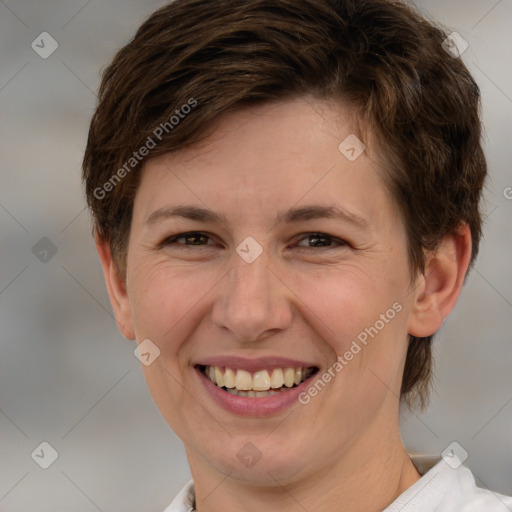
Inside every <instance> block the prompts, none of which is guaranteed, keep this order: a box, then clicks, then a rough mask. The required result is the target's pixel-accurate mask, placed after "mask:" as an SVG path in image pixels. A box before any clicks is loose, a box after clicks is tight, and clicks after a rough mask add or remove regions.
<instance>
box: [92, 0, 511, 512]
mask: <svg viewBox="0 0 512 512" xmlns="http://www.w3.org/2000/svg"><path fill="white" fill-rule="evenodd" d="M456 50H457V40H455V39H453V38H452V39H450V38H447V34H445V33H444V32H443V31H441V30H440V29H438V28H436V27H434V26H433V25H432V24H430V23H429V22H427V21H426V20H425V19H423V18H422V17H421V16H420V15H419V14H418V13H417V12H415V11H414V10H413V9H411V8H410V7H408V6H406V5H405V4H403V3H395V2H389V1H388V0H368V1H364V2H361V1H356V0H344V1H338V2H335V1H334V0H278V1H276V0H273V1H271V2H270V1H266V0H250V1H247V2H238V1H234V0H226V1H218V2H213V3H208V2H204V1H199V0H186V1H185V0H177V1H175V2H173V3H172V4H170V5H168V6H166V7H163V8H162V9H160V10H159V11H157V12H156V13H154V14H153V15H152V16H151V17H150V18H149V19H148V20H147V21H146V22H145V23H144V24H143V25H142V27H141V28H140V29H139V31H138V32H137V34H136V36H135V37H134V39H133V40H132V41H131V42H130V43H128V44H127V45H126V46H125V47H124V48H123V49H121V50H120V52H119V53H118V54H117V55H116V57H115V58H114V61H113V62H112V64H111V65H110V66H109V68H108V69H107V70H106V72H105V74H104V77H103V81H102V85H101V88H100V94H99V104H98V107H97V110H96V112H95V114H94V116H93V119H92V123H91V128H90V133H89V140H88V144H87V149H86V154H85V158H84V166H83V168H84V180H85V185H86V191H87V198H88V202H89V206H90V208H91V211H92V213H93V217H94V226H95V237H96V243H97V248H98V252H99V255H100V259H101V262H102V265H103V269H104V274H105V279H106V284H107V288H108V292H109V295H110V299H111V302H112V306H113V309H114V312H115V315H116V318H117V322H118V325H119V329H120V330H121V332H122V334H123V335H124V336H125V337H127V338H129V339H136V340H137V343H138V356H139V358H140V360H141V362H142V363H143V370H144V375H145V378H146V381H147V384H148V387H149V389H150V392H151V394H152V396H153V398H154V400H155V402H156V404H157V406H158V407H159V409H160V411H161V413H162V415H163V417H164V418H165V419H166V421H167V422H168V423H169V425H170V426H171V428H172V429H173V430H174V431H175V432H176V433H177V434H178V436H179V437H180V438H181V439H182V441H183V442H184V445H185V448H186V452H187V457H188V460H189V464H190V469H191V473H192V476H193V482H191V483H189V484H188V485H187V487H186V488H185V489H183V491H182V492H181V493H180V495H179V496H178V497H177V498H176V499H175V500H174V501H173V503H172V504H171V505H170V506H169V507H168V508H167V512H174V511H188V510H198V511H199V512H210V511H218V510H223V511H228V512H229V511H235V510H246V511H250V510H276V511H277V510H279V511H288V510H290V511H291V510H307V511H309V512H314V511H317V510H318V511H319V510H322V511H325V510H333V511H334V510H346V511H351V512H359V511H361V512H362V511H365V512H368V511H381V510H386V511H387V512H391V511H393V512H395V511H399V510H404V511H405V510H414V511H422V512H423V511H431V510H443V511H447V510H457V511H461V510H468V511H469V510H475V511H476V510H478V511H481V510H485V511H506V510H510V509H511V507H512V500H511V499H510V498H507V497H505V496H500V495H497V494H494V493H492V492H490V491H484V490H482V489H478V488H477V487H476V486H475V482H474V479H473V477H472V475H471V472H470V471H469V470H468V469H467V468H465V467H464V466H463V465H461V462H462V460H461V459H462V458H463V457H462V456H461V454H460V453H459V452H458V449H457V447H452V448H451V451H449V452H448V453H447V454H445V456H444V457H443V459H442V460H439V461H438V462H437V463H436V464H435V465H434V467H432V468H430V469H429V468H428V467H427V468H426V467H424V464H422V461H414V462H413V460H412V459H411V458H410V457H409V455H408V454H407V453H406V451H405V448H404V446H403V443H402V440H401V437H400V430H399V408H400V404H401V403H404V404H406V405H408V406H414V405H417V406H419V407H422V406H424V405H425V404H426V402H427V398H428V389H429V382H430V377H431V342H432V337H433V335H434V334H435V332H436V331H437V330H438V329H439V327H440V326H441V324H442V322H443V320H444V319H445V318H446V316H447V315H448V314H449V313H450V311H451V310H452V309H453V307H454V306H455V303H456V301H457V299H458V296H459V293H460V291H461V287H462V284H463V282H464V279H465V276H466V274H467V271H468V268H469V267H470V265H471V263H472V262H473V261H474V259H475V257H476V255H477V252H478V244H479V239H480V234H481V217H480V213H479V208H478V204H479V199H480V195H481V190H482V187H483V183H484V179H485V175H486V164H485V159H484V156H483V151H482V148H481V145H480V136H481V125H480V119H479V115H478V109H479V90H478V87H477V85H476V84H475V82H474V81H473V79H472V78H471V76H470V74H469V72H468V70H467V69H466V67H465V66H464V64H463V63H462V62H461V60H460V58H459V57H458V53H457V51H456ZM423 462H424V461H423Z"/></svg>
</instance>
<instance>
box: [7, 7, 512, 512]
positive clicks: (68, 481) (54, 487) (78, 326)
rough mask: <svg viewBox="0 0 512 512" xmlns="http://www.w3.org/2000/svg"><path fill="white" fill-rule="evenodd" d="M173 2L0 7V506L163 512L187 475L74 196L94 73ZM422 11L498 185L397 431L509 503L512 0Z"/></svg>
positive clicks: (492, 185) (490, 191)
mask: <svg viewBox="0 0 512 512" xmlns="http://www.w3.org/2000/svg"><path fill="white" fill-rule="evenodd" d="M163 3H164V2H161V1H155V0H147V1H144V2H141V1H138V2H137V1H135V0H106V1H101V2H100V1H97V0H92V1H91V0H89V1H87V0H72V1H67V2H64V1H57V0H45V1H39V2H37V1H35V0H32V1H30V0H16V1H15V0H4V1H0V133H1V139H0V141H1V153H0V155H1V159H2V165H1V168H0V173H1V187H0V229H1V235H2V238H1V257H0V308H1V335H2V336H1V353H0V355H1V358H0V366H1V369H0V429H1V438H0V510H1V511H5V512H18V511H19V512H21V511H23V512H29V511H37V512H46V511H48V512H49V511H52V512H57V511H61V510H62V511H67V512H73V511H84V510H101V511H104V512H110V511H119V510H123V511H130V512H131V511H133V512H135V511H138V510H146V511H148V512H151V511H154V512H158V511H161V510H163V508H164V507H165V506H166V505H167V504H168V503H169V502H170V501H171V500H172V498H173V497H174V495H175V494H176V493H177V491H178V490H179V489H180V488H181V486H182V485H183V484H184V483H185V482H186V481H187V480H188V479H189V477H190V475H189V470H188V466H187V462H186V458H185V455H184V450H183V448H182V446H181V443H180V441H179V440H178V439H177V437H176V436H175V435H174V434H173V432H172V431H171V430H170V429H169V427H168V426H167V424H166V423H165V422H164V421H163V419H162V418H161V417H160V415H159V412H158V410H157V409H156V407H155V406H154V405H153V403H152V400H151V397H150V396H149V393H148V391H147V390H146V386H145V383H144V380H143V378H142V372H141V370H140V367H139V365H140V363H139V362H138V361H137V360H136V359H135V357H134V356H133V349H134V348H135V343H134V342H130V341H126V340H124V339H123V338H122V337H121V335H120V334H119V333H118V331H117V329H116V325H115V322H114V320H113V317H112V313H111V308H110V305H109V302H108V297H107V295H106V292H105V287H104V283H103V278H102V275H101V271H100V265H99V261H98V258H97V256H96V253H95V249H94V245H93V241H92V238H91V236H90V220H89V217H88V214H87V211H86V210H85V203H84V200H83V193H82V189H81V183H80V164H81V158H82V154H83V150H84V145H85V140H86V136H87V129H88V122H89V119H90V116H91V114H92V112H93V108H94V105H95V100H96V97H95V91H96V90H97V87H98V85H99V72H100V70H101V69H102V67H104V66H105V65H107V64H108V63H109V61H110V60H111V58H112V56H113V54H114V52H115V51H116V50H117V49H118V48H119V47H120V46H122V45H123V44H125V43H126V42H128V40H129V39H130V38H131V36H132V35H133V33H134V31H135V29H136V28H137V27H138V26H139V25H140V23H141V22H142V21H143V19H144V18H145V17H146V16H147V15H149V14H150V13H151V12H152V11H154V10H155V9H156V8H157V7H159V6H160V5H163ZM417 4H418V6H419V7H420V8H421V9H422V10H423V11H424V12H425V13H427V14H428V15H429V16H432V17H433V18H435V19H438V20H439V21H441V22H442V23H444V24H445V25H446V26H448V27H449V28H450V30H453V31H456V32H458V33H459V34H460V35H461V36H462V37H463V38H464V39H465V40H466V41H467V42H468V44H469V47H468V49H467V50H466V51H465V52H464V55H463V58H464V60H465V62H466V63H467V64H468V66H469V67H470V69H471V71H472V72H473V74H474V76H475V78H476V80H477V82H478V83H479V85H480V86H481V90H482V94H483V116H484V120H485V126H486V140H485V145H486V151H487V157H488V163H489V168H490V179H489V182H488V185H487V191H486V202H485V205H484V209H485V212H486V226H485V238H484V240H483V243H482V248H481V253H480V256H479V258H478V261H477V264H476V267H475V269H474V270H473V271H472V273H471V275H470V277H469V279H468V281H467V284H466V285H465V289H464V291H463V294H462V297H461V299H460V302H459V304H458V305H457V307H456V309H455V311H454V312H453V314H452V315H451V316H450V317H449V318H448V319H447V321H446V322H445V324H444V326H443V328H442V330H441V332H440V333H439V335H438V337H437V339H436V342H435V347H436V355H437V370H436V371H437V381H436V390H437V391H436V394H435V395H434V397H433V403H432V405H431V407H430V408H429V409H428V410H427V411H426V412H425V413H424V414H413V413H406V412H404V414H403V421H402V423H403V435H404V439H405V442H406V446H407V447H408V448H409V449H410V450H411V451H414V452H424V453H429V454H434V455H439V454H440V453H441V452H442V451H443V450H444V449H445V448H446V447H447V446H448V445H449V444H450V443H452V442H454V441H456V442H457V443H459V444H460V445H461V446H462V447H463V448H464V449H465V450H466V451H467V453H468V455H469V456H468V459H467V460H466V465H468V466H469V467H470V468H471V469H472V470H473V471H474V473H475V475H476V477H477V480H478V483H479V485H481V486H484V487H485V486H487V487H490V488H492V489H494V490H496V491H499V492H502V493H506V494H512V434H511V432H512V429H511V426H512V374H511V371H510V367H511V364H510V362H511V361H512V343H511V334H510V332H511V330H512V265H511V254H512V242H511V240H512V222H511V218H512V188H510V187H512V174H511V172H510V162H511V161H512V150H511V143H510V133H511V119H512V50H511V49H512V30H511V29H512V0H501V1H496V0H478V1H477V0H470V1H468V0H464V1H463V0H454V1H444V0H418V1H417ZM43 32H47V33H48V35H47V34H43V35H40V34H42V33H43ZM41 40H42V41H41ZM31 45H33V46H31ZM53 50H54V51H53ZM52 51H53V53H51V52H52ZM440 94H442V91H440ZM42 442H47V443H49V445H50V446H47V445H41V443H42ZM41 450H43V452H41ZM52 450H55V452H56V453H54V452H53V451H52ZM41 453H44V457H43V456H41ZM31 454H32V455H31ZM38 454H39V457H38ZM55 456H57V459H56V460H55V462H54V463H53V464H52V465H51V466H50V467H48V469H46V470H45V469H43V468H42V467H40V465H45V464H47V463H49V462H51V460H52V457H53V458H55ZM43 459H45V460H43Z"/></svg>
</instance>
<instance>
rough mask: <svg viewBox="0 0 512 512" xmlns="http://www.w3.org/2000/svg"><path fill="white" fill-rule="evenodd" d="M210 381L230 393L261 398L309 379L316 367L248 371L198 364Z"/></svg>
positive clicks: (316, 369) (286, 389)
mask: <svg viewBox="0 0 512 512" xmlns="http://www.w3.org/2000/svg"><path fill="white" fill-rule="evenodd" d="M198 368H199V371H200V372H201V373H202V374H203V375H204V376H205V377H206V378H207V379H208V380H210V382H212V383H213V384H215V385H216V386H217V387H219V388H221V389H223V390H224V391H226V392H227V393H230V394H231V395H236V396H241V397H247V398H262V397H266V396H272V395H277V394H278V393H283V392H286V391H288V390H290V389H292V388H295V387H297V386H298V385H299V384H301V383H302V382H304V381H305V380H306V379H309V378H310V377H311V376H312V375H314V374H315V373H316V372H317V371H318V368H316V367H314V366H311V367H301V368H292V367H288V368H273V369H271V370H259V371H257V372H248V371H246V370H238V369H234V368H226V367H222V366H204V365H199V366H198Z"/></svg>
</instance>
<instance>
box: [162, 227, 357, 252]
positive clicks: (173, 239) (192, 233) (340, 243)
mask: <svg viewBox="0 0 512 512" xmlns="http://www.w3.org/2000/svg"><path fill="white" fill-rule="evenodd" d="M192 237H206V238H208V239H210V240H212V238H211V237H210V236H209V235H208V234H206V233H203V232H201V231H187V232H185V233H178V234H177V235H173V236H170V237H168V238H166V239H165V240H164V241H163V242H162V243H161V244H160V247H166V246H169V245H178V246H180V245H181V246H182V247H195V246H199V247H205V246H207V245H209V244H177V243H176V242H177V240H179V239H180V238H192ZM307 238H320V239H328V240H330V241H331V243H332V242H334V243H336V244H337V245H338V248H341V247H344V246H347V245H348V243H347V242H345V241H344V240H342V239H340V238H337V237H334V236H331V235H328V234H326V233H320V232H310V233H303V234H302V238H301V239H300V240H299V242H301V241H302V240H305V239H307ZM317 247H320V248H321V249H324V250H332V249H335V248H336V247H334V246H330V245H327V246H307V247H303V246H299V249H298V250H299V252H304V251H308V250H311V249H315V248H317Z"/></svg>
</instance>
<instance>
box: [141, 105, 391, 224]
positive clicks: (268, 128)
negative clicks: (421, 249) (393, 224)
mask: <svg viewBox="0 0 512 512" xmlns="http://www.w3.org/2000/svg"><path fill="white" fill-rule="evenodd" d="M351 119H353V117H352V116H351V113H350V112H349V111H348V110H347V109H345V108H344V107H343V106H342V105H341V104H339V105H336V108H334V107H333V105H332V104H331V103H326V102H323V101H320V100H315V99H312V98H299V99H295V100H289V101H283V102H278V103H272V104H263V105H256V106H251V107H245V108H242V109H239V110H237V111H234V112H230V113H227V114H224V115H222V116H220V117H219V118H218V119H217V120H216V122H215V124H213V125H212V126H211V130H210V135H209V136H208V137H206V138H205V139H204V140H203V141H202V142H200V143H198V144H195V145H193V146H190V147H188V148H185V149H183V150H180V151H177V152H175V153H168V154H165V155H161V156H159V157H156V158H153V159H151V160H149V161H148V162H147V163H146V164H145V166H144V169H143V176H142V180H141V184H140V188H139V191H138V193H137V197H136V201H135V209H136V210H137V213H138V214H142V215H143V216H144V217H146V218H147V216H148V215H151V213H152V212H153V211H154V210H155V209H156V208H162V207H165V206H166V205H175V206H176V205H177V203H176V201H177V200H179V201H180V202H181V203H183V204H184V203H187V204H196V205H198V206H203V207H204V206H209V207H212V208H213V207H215V210H216V211H217V210H218V209H220V210H222V213H225V214H226V215H236V216H238V217H247V218H250V217H251V216H256V215H257V216H258V217H260V218H261V216H262V214H263V215H267V214H268V215H277V212H278V211H280V210H281V209H282V208H283V207H291V206H293V205H295V206H300V205H301V204H310V203H315V204H321V203H323V204H338V205H340V206H341V207H343V208H344V209H346V210H352V211H354V212H356V211H360V212H361V215H364V216H370V217H375V218H378V217H379V216H380V211H381V210H382V208H386V207H387V208H390V207H391V208H392V205H389V204H388V203H389V195H388V193H387V190H386V188H385V186H384V183H383V180H382V179H381V177H380V173H379V163H378V162H377V160H376V157H375V156H374V152H373V151H372V148H371V147H370V146H369V145H368V142H367V141H365V146H366V148H364V147H363V145H362V141H360V140H359V137H357V135H356V134H354V133H353V131H352V127H351V122H350V120H351ZM340 145H341V146H340ZM347 150H348V151H347ZM359 153H360V154H359ZM358 154H359V156H357V155H358ZM354 156H356V157H357V158H353V157H354Z"/></svg>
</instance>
